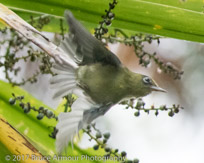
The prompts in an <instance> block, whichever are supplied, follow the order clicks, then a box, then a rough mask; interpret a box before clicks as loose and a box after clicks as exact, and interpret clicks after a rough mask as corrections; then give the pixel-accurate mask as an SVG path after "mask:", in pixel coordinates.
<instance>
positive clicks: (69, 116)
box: [56, 96, 112, 153]
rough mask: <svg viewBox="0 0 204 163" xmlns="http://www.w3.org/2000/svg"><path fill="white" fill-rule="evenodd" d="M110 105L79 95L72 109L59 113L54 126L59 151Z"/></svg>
mask: <svg viewBox="0 0 204 163" xmlns="http://www.w3.org/2000/svg"><path fill="white" fill-rule="evenodd" d="M111 106H112V105H111V104H110V105H99V104H95V103H93V102H92V101H91V100H90V99H88V98H87V97H82V96H80V97H79V98H78V99H77V100H76V101H75V102H74V103H73V105H72V111H71V112H68V113H61V114H60V115H59V116H58V120H59V122H58V124H57V126H56V128H57V130H58V133H57V135H56V149H57V151H58V153H61V152H62V151H63V150H64V149H65V148H66V147H67V145H68V143H69V142H70V141H71V143H72V144H73V138H74V136H75V135H76V134H77V133H78V131H79V130H80V129H82V128H84V127H86V126H87V125H88V124H90V123H91V122H92V121H93V120H94V119H96V118H97V117H99V116H101V115H104V114H105V113H106V112H107V111H108V110H109V109H110V107H111Z"/></svg>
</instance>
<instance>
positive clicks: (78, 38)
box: [51, 11, 165, 152]
mask: <svg viewBox="0 0 204 163" xmlns="http://www.w3.org/2000/svg"><path fill="white" fill-rule="evenodd" d="M65 19H66V20H67V23H68V25H69V34H68V35H67V36H66V37H65V39H64V40H63V41H62V42H61V44H60V47H61V48H62V49H63V50H64V52H65V53H66V54H67V55H69V56H70V58H72V61H74V63H76V64H77V65H75V66H72V65H73V63H72V64H69V63H68V64H64V65H61V64H56V65H55V66H54V72H55V73H56V74H57V75H56V76H54V77H53V78H52V79H51V84H52V87H53V88H56V90H57V91H56V93H55V95H54V97H63V96H65V95H67V94H68V93H75V94H76V95H77V96H78V99H77V100H76V101H75V102H74V103H73V105H72V111H71V112H70V113H61V114H60V115H59V117H58V118H59V122H58V124H57V126H56V128H57V129H58V133H57V135H56V147H57V151H59V152H61V151H62V150H63V149H64V148H65V147H66V146H67V144H68V142H69V141H73V137H74V135H75V134H76V133H78V130H80V129H82V128H84V127H86V126H87V125H88V124H90V123H91V122H92V121H93V120H94V119H96V118H97V117H99V116H102V115H104V114H105V113H106V112H107V111H108V110H109V109H110V108H111V107H112V106H114V105H115V104H117V103H119V102H120V101H121V100H124V99H128V98H133V97H135V98H137V97H143V96H146V95H148V94H149V93H151V92H152V91H160V92H165V90H164V89H162V88H160V87H158V86H157V85H156V83H155V82H154V81H153V80H152V79H151V78H149V77H148V76H145V75H141V74H138V73H134V72H132V71H130V70H129V69H128V68H126V67H125V66H124V65H122V63H121V62H120V60H119V59H118V57H117V56H116V55H115V54H113V53H112V52H111V51H109V50H108V49H106V48H105V47H104V46H103V44H102V43H101V42H100V41H99V40H97V39H96V38H95V37H93V36H92V35H91V34H90V33H89V32H88V31H87V30H85V28H84V27H83V26H82V25H81V24H80V23H79V22H78V21H77V20H76V19H75V18H74V16H73V15H72V13H71V12H69V11H65Z"/></svg>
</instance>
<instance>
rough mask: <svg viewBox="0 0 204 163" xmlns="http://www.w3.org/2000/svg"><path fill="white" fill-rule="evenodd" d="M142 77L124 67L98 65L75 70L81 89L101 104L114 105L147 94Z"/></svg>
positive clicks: (147, 87) (147, 89)
mask: <svg viewBox="0 0 204 163" xmlns="http://www.w3.org/2000/svg"><path fill="white" fill-rule="evenodd" d="M143 77H144V75H141V74H136V73H134V72H131V71H130V70H128V69H127V68H126V67H124V66H119V67H115V66H111V65H102V64H100V63H96V64H91V65H86V66H80V67H79V68H78V70H77V80H78V81H79V84H80V85H81V87H83V89H84V90H85V92H86V93H87V94H88V95H89V96H90V97H91V98H92V99H93V100H94V101H95V102H97V103H101V104H108V103H113V104H115V103H118V102H119V101H121V100H123V99H126V98H131V97H142V96H145V95H147V94H149V93H150V92H151V89H150V86H149V85H145V84H144V82H143ZM153 85H155V84H153ZM155 86H156V85H155Z"/></svg>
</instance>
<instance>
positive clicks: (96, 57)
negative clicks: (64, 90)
mask: <svg viewBox="0 0 204 163" xmlns="http://www.w3.org/2000/svg"><path fill="white" fill-rule="evenodd" d="M65 18H66V20H67V23H68V25H69V35H68V36H67V37H66V38H65V40H64V41H63V42H62V43H61V47H62V48H63V50H65V51H66V52H67V53H69V54H73V53H72V52H71V51H74V52H75V53H74V54H75V55H74V56H73V58H75V60H76V61H77V63H78V64H79V65H85V64H92V63H97V62H100V63H102V64H111V65H114V66H119V65H120V64H121V62H120V60H119V59H118V57H117V56H116V55H114V54H113V53H112V52H111V51H109V50H108V49H106V48H105V47H104V46H103V44H102V43H101V42H100V41H99V40H97V39H96V38H95V37H93V36H92V35H91V34H90V33H89V32H88V31H87V30H86V29H85V28H84V27H83V26H82V25H81V24H80V23H79V22H78V21H77V20H76V19H75V18H74V16H73V15H72V13H71V12H69V11H65ZM70 52H71V53H70Z"/></svg>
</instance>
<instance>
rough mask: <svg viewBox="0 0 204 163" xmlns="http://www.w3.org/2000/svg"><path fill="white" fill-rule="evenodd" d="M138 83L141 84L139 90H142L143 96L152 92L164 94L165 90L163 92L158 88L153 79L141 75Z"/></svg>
mask: <svg viewBox="0 0 204 163" xmlns="http://www.w3.org/2000/svg"><path fill="white" fill-rule="evenodd" d="M140 82H141V88H142V89H143V92H144V93H145V94H149V93H151V92H152V91H158V92H166V90H164V89H163V88H160V87H159V86H158V85H157V84H156V82H155V81H154V80H153V79H151V78H150V77H148V76H146V75H141V80H140Z"/></svg>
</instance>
